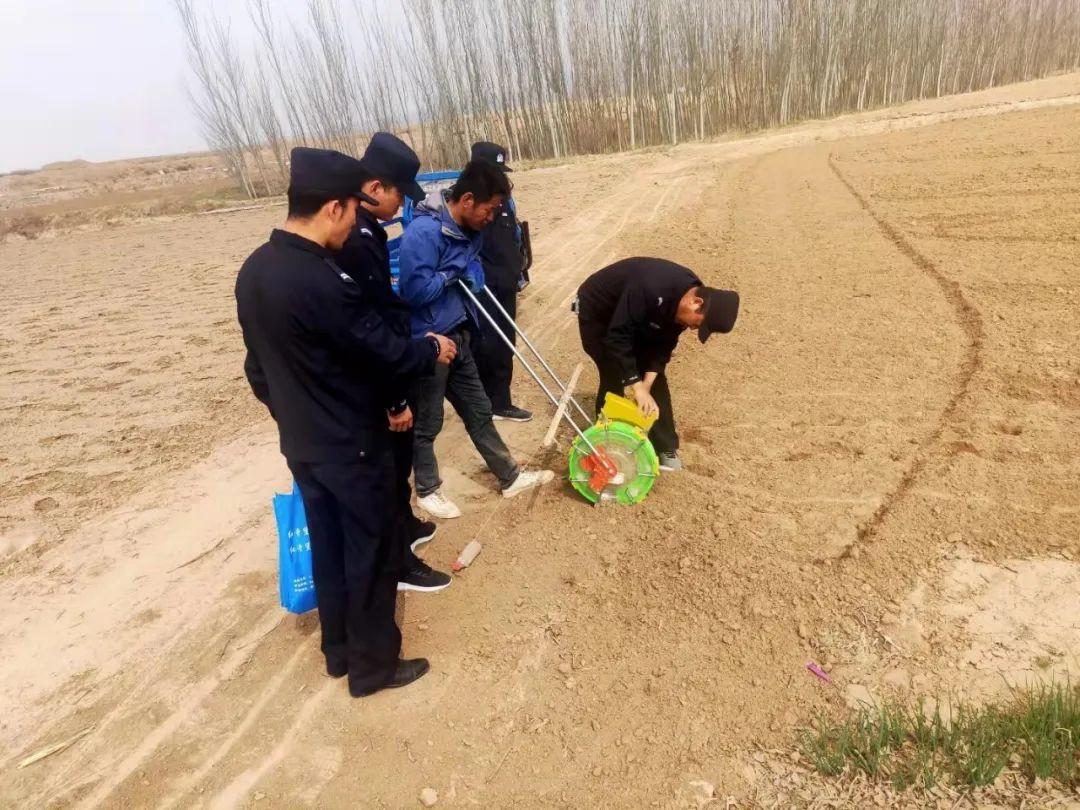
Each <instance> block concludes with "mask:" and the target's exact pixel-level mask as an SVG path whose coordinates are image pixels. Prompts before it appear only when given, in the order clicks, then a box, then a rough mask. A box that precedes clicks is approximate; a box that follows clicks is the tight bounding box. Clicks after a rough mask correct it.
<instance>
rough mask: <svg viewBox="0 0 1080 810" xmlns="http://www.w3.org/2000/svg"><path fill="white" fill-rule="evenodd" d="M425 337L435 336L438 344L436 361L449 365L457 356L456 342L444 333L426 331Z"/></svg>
mask: <svg viewBox="0 0 1080 810" xmlns="http://www.w3.org/2000/svg"><path fill="white" fill-rule="evenodd" d="M427 337H432V338H435V341H436V342H437V343H438V344H439V356H438V357H436V358H435V360H436V362H439V363H442V364H443V365H450V363H451V362H453V360H454V358H455V357H457V344H455V343H454V341H452V340H451V339H450V338H448V337H446V336H445V335H436V334H435V333H434V332H428V333H427Z"/></svg>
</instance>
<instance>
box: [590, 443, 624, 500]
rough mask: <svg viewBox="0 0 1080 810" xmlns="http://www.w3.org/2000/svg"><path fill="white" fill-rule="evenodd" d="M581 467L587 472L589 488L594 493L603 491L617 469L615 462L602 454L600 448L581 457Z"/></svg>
mask: <svg viewBox="0 0 1080 810" xmlns="http://www.w3.org/2000/svg"><path fill="white" fill-rule="evenodd" d="M581 468H582V469H583V470H585V472H587V473H589V489H591V490H592V491H593V492H596V493H600V492H603V491H604V488H605V487H606V486H607V485H608V484H610V483H611V479H612V478H614V477H615V473H616V472H617V470H618V467H616V466H615V463H614V462H613V461H611V459H609V458H608V457H607V456H606V455H604V452H603V451H602V450H597V451H596V452H595V453H590V454H589V455H587V456H585V458H583V459H581Z"/></svg>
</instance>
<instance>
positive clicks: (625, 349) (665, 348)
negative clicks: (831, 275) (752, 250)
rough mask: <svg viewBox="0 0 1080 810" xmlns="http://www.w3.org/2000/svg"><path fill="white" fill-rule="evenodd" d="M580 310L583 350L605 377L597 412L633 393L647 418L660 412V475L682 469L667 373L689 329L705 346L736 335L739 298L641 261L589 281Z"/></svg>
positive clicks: (656, 430) (662, 263) (655, 430)
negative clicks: (611, 398) (609, 397)
mask: <svg viewBox="0 0 1080 810" xmlns="http://www.w3.org/2000/svg"><path fill="white" fill-rule="evenodd" d="M574 308H575V310H576V311H577V314H578V328H579V330H580V332H581V345H582V347H583V348H584V349H585V353H586V354H588V355H589V357H591V358H592V360H593V362H594V363H596V368H597V371H598V372H599V374H600V387H599V390H598V391H597V394H596V409H597V412H598V413H599V411H600V409H601V408H602V407H603V404H604V396H605V395H606V394H607V393H608V392H609V391H614V392H615V393H618V394H621V393H622V392H623V390H624V389H625V388H627V387H629V388H630V389H631V391H632V392H633V397H634V399H635V401H636V402H637V404H638V407H639V408H641V410H642V411H643V412H644V413H645V414H646V415H650V414H657V413H658V414H659V418H658V419H657V421H656V424H654V425H653V427H652V430H651V431H650V432H649V440H650V441H651V442H652V444H653V447H654V448H655V449H656V452H657V455H658V456H659V457H660V469H662V470H665V471H667V472H673V471H676V470H680V469H682V461H681V460H680V458H679V434H678V432H676V430H675V415H674V414H673V413H672V409H671V391H670V390H669V388H668V381H667V375H666V374H665V369H666V367H667V364H668V362H669V361H670V360H671V354H672V352H674V351H675V346H676V344H677V343H678V342H679V336H680V335H681V334H682V333H683V331H684V330H685V329H688V328H690V329H696V330H697V333H698V338H699V339H700V340H701V342H702V343H704V342H705V341H706V340H708V338H709V335H711V334H712V333H713V332H722V333H727V332H730V331H731V330H732V328H733V327H734V326H735V318H736V316H737V315H738V312H739V296H738V293H735V292H732V291H730V290H715V289H712V288H711V287H706V286H705V285H704V283H702V281H701V279H699V278H698V277H697V276H696V275H695V274H694V273H693V272H692V271H691V270H689V269H687V268H685V267H683V266H682V265H679V264H675V262H669V261H666V260H664V259H650V258H644V257H635V258H632V259H623V260H622V261H618V262H615V263H614V264H611V265H608V266H607V267H605V268H603V269H602V270H597V271H596V272H595V273H593V274H592V275H591V276H589V278H587V279H586V280H585V282H584V283H583V284H582V285H581V287H580V288H579V289H578V294H577V299H576V300H575V304H574Z"/></svg>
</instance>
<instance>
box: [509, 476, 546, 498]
mask: <svg viewBox="0 0 1080 810" xmlns="http://www.w3.org/2000/svg"><path fill="white" fill-rule="evenodd" d="M554 480H555V473H553V472H552V471H551V470H537V471H536V472H527V471H525V470H522V471H521V472H519V473H518V477H517V479H515V481H514V483H512V484H511V485H510V486H508V487H507V488H506V489H504V490H503V491H502V494H503V497H504V498H513V497H514V496H515V495H520V494H521V493H522V492H524V491H525V490H527V489H532V488H533V487H539V486H543V485H544V484H550V483H551V482H552V481H554Z"/></svg>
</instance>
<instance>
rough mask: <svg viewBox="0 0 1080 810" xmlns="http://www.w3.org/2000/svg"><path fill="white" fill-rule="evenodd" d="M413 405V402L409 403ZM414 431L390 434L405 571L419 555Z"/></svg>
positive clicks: (414, 414)
mask: <svg viewBox="0 0 1080 810" xmlns="http://www.w3.org/2000/svg"><path fill="white" fill-rule="evenodd" d="M409 407H410V408H412V407H413V403H409ZM413 419H414V420H415V419H416V409H415V408H413ZM414 440H415V439H414V437H413V432H412V431H411V430H409V431H406V432H404V433H391V434H390V448H391V450H392V452H393V455H394V503H395V505H396V506H397V515H396V520H397V529H398V532H399V534H400V536H401V538H402V545H403V547H404V551H403V552H402V554H403V566H404V570H405V571H411V570H412V569H413V568H414V567H415V565H416V563H417V562H419V560H418V558H417V556H416V555H415V554H413V551H412V548H411V545H412V541H413V538H414V537H415V536H416V530H417V527H418V526H419V524H420V522H421V521H420V518H418V517H417V516H416V515H414V514H413V510H412V484H410V483H409V476H410V475H411V474H412V466H413V442H414Z"/></svg>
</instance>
